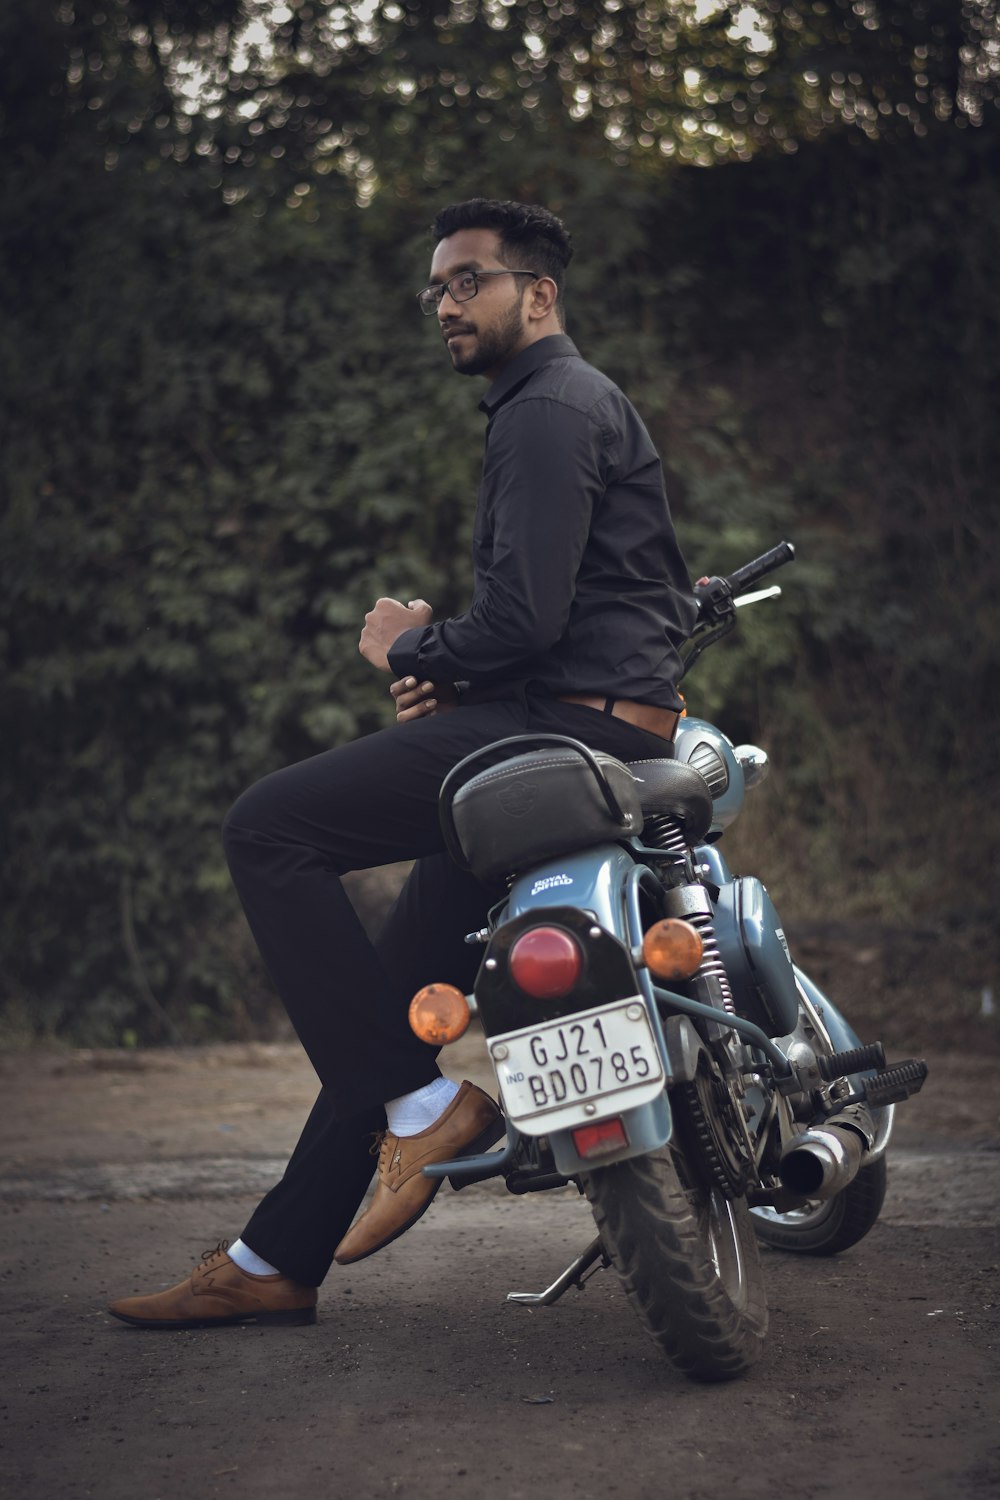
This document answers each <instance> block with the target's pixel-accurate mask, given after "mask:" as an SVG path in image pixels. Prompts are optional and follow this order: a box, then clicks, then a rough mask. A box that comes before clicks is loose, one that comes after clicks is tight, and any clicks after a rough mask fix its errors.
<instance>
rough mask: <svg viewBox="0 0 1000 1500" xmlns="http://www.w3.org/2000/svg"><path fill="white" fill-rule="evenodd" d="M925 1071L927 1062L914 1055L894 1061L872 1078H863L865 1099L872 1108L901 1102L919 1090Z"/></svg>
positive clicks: (921, 1086) (925, 1075)
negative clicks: (890, 1065)
mask: <svg viewBox="0 0 1000 1500" xmlns="http://www.w3.org/2000/svg"><path fill="white" fill-rule="evenodd" d="M927 1072H928V1068H927V1064H926V1063H925V1062H921V1061H919V1060H918V1059H917V1058H915V1057H910V1058H907V1060H906V1062H901V1063H896V1064H895V1065H894V1066H893V1067H891V1068H886V1070H885V1071H884V1072H883V1073H877V1074H876V1075H875V1077H874V1078H866V1079H865V1082H864V1098H865V1101H866V1103H868V1104H870V1105H871V1106H872V1108H874V1109H881V1108H882V1107H883V1105H886V1104H901V1103H902V1101H903V1100H904V1099H909V1098H910V1096H911V1094H918V1093H919V1092H920V1090H921V1089H922V1088H923V1086H924V1080H925V1078H926V1077H927Z"/></svg>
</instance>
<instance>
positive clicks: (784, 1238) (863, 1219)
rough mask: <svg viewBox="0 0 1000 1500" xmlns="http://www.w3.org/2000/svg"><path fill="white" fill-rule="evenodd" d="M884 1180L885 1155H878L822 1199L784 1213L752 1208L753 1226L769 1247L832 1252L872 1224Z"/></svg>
mask: <svg viewBox="0 0 1000 1500" xmlns="http://www.w3.org/2000/svg"><path fill="white" fill-rule="evenodd" d="M886 1181H887V1172H886V1163H885V1157H884V1156H880V1157H879V1158H878V1160H877V1161H873V1162H872V1163H871V1165H870V1166H867V1167H863V1168H862V1169H861V1171H860V1172H859V1173H858V1175H857V1177H855V1179H854V1181H853V1182H851V1183H849V1184H848V1185H847V1187H846V1188H844V1190H843V1192H842V1193H838V1194H837V1195H836V1197H834V1198H828V1199H827V1200H826V1202H825V1203H807V1204H806V1205H805V1206H804V1207H803V1208H796V1209H792V1210H791V1211H790V1212H789V1213H786V1214H779V1213H776V1212H775V1211H774V1209H773V1208H755V1209H753V1210H752V1211H751V1214H752V1218H753V1227H754V1229H755V1230H756V1231H757V1235H758V1238H759V1239H761V1240H762V1241H763V1242H764V1244H765V1245H770V1246H771V1248H772V1250H790V1251H792V1252H793V1253H794V1254H796V1255H836V1254H837V1253H838V1252H839V1251H841V1250H848V1249H849V1248H850V1247H851V1245H856V1244H857V1243H858V1241H859V1240H863V1239H864V1237H865V1235H866V1234H867V1233H868V1231H869V1230H870V1229H872V1228H873V1227H874V1225H875V1223H876V1221H877V1219H878V1216H879V1214H880V1213H881V1211H882V1204H883V1201H884V1200H885V1189H886Z"/></svg>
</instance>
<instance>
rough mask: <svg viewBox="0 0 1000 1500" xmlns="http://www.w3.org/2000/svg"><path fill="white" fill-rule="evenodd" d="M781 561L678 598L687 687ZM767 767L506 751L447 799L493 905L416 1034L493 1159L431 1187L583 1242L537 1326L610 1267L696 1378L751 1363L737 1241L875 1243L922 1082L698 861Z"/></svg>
mask: <svg viewBox="0 0 1000 1500" xmlns="http://www.w3.org/2000/svg"><path fill="white" fill-rule="evenodd" d="M793 557H794V548H793V547H792V546H791V545H790V544H789V543H781V544H780V545H779V546H777V547H775V548H772V549H771V551H770V552H768V553H765V555H764V556H763V557H760V558H758V559H756V560H755V561H754V562H752V563H749V564H747V566H746V567H743V568H740V569H738V570H737V572H735V573H734V574H732V575H731V576H729V577H727V578H723V577H714V578H711V579H709V580H708V581H707V582H706V583H703V584H702V585H700V586H699V587H698V589H697V594H698V598H699V618H698V623H697V625H696V628H695V631H694V633H693V635H692V637H691V641H690V643H689V647H688V653H687V656H686V658H685V671H687V670H689V669H690V667H691V666H692V665H693V664H694V662H695V660H696V659H697V658H698V657H699V656H700V655H701V654H702V652H703V651H704V650H705V649H706V648H707V647H708V646H709V645H711V644H713V643H714V642H715V641H717V640H719V639H720V638H721V637H722V636H724V635H726V634H727V633H728V632H729V631H730V630H731V629H732V628H733V626H734V624H735V622H736V618H737V616H736V609H737V606H738V605H739V606H742V605H743V604H744V603H751V602H756V601H757V600H758V599H761V598H765V597H770V596H771V595H775V594H779V593H780V592H781V591H780V589H778V588H774V587H770V588H767V589H764V590H762V591H761V590H758V591H754V586H755V585H756V584H757V583H758V582H759V581H760V580H761V579H762V578H763V577H764V576H765V575H766V574H768V573H770V572H771V571H772V570H774V569H775V568H778V567H781V566H782V565H784V564H785V563H787V562H790V561H791V560H792V558H793ZM767 769H768V760H767V756H766V754H765V753H764V752H763V751H762V750H760V749H758V748H757V747H756V746H753V745H740V746H735V747H734V746H733V745H732V743H731V742H730V741H729V739H727V737H726V736H725V735H724V734H723V733H722V731H721V730H719V729H718V728H716V727H715V726H714V725H712V724H710V723H708V722H707V721H704V720H701V719H698V718H693V717H687V716H685V717H683V718H682V719H681V720H680V721H679V724H678V727H677V732H676V737H675V743H674V755H673V757H672V758H663V759H656V760H644V761H639V762H632V763H630V764H628V765H626V764H624V763H623V762H621V761H618V760H617V759H615V758H614V757H613V756H610V755H607V754H604V753H603V752H600V751H594V750H591V749H590V748H588V747H587V746H586V745H583V744H581V743H580V742H578V741H576V740H573V739H570V738H568V737H564V736H560V735H518V736H514V737H512V738H510V739H505V740H501V741H497V742H496V743H494V744H492V745H490V746H488V747H486V748H484V749H482V750H479V751H477V752H475V753H474V754H472V755H470V756H468V757H467V758H466V759H465V760H463V761H462V762H461V763H460V764H458V765H457V766H456V767H455V768H454V769H453V770H452V771H451V772H450V774H449V775H448V777H447V778H446V780H445V782H444V784H443V786H442V788H441V795H440V816H441V826H442V830H443V833H444V838H445V842H446V845H447V847H448V850H449V852H450V853H451V855H452V857H453V858H454V859H456V860H457V861H458V862H459V863H460V864H461V865H462V866H463V867H465V868H467V869H470V870H472V871H473V872H474V873H475V874H476V875H477V877H478V878H479V879H480V880H482V881H484V882H489V881H497V880H499V879H500V878H502V879H503V881H504V883H505V884H506V887H507V889H506V895H505V896H504V898H503V899H502V900H501V901H500V903H499V904H498V905H497V906H496V907H495V908H494V909H493V910H492V911H491V913H490V914H489V918H488V921H487V924H486V926H485V927H484V928H483V929H482V930H481V931H479V932H476V933H471V934H470V935H469V937H468V938H467V939H466V941H467V942H470V943H473V944H477V945H481V946H482V947H483V949H484V952H483V957H482V962H481V965H480V968H479V972H478V975H477V978H476V982H475V986H474V990H473V994H472V995H471V996H466V995H464V994H463V993H462V992H461V991H460V990H458V989H456V988H454V987H453V986H450V985H447V984H443V983H440V984H438V983H436V984H431V985H428V986H425V987H424V988H423V989H422V990H421V991H420V992H419V993H418V994H417V995H416V996H414V999H413V1002H412V1004H411V1007H410V1024H411V1026H412V1028H413V1030H414V1031H415V1033H416V1034H417V1035H418V1036H420V1037H422V1038H423V1039H424V1040H425V1041H428V1042H431V1043H432V1044H434V1045H438V1046H440V1045H443V1044H445V1043H447V1042H449V1041H453V1040H455V1039H457V1037H458V1036H459V1035H461V1034H462V1033H463V1032H464V1030H465V1029H466V1027H467V1026H468V1024H469V1019H470V1017H471V1015H472V1014H473V1013H474V1012H477V1013H478V1016H479V1020H480V1022H481V1025H482V1030H483V1034H484V1038H485V1045H486V1047H487V1050H488V1053H489V1057H490V1060H491V1063H492V1065H493V1068H494V1071H495V1073H496V1078H497V1084H498V1088H499V1093H500V1099H501V1102H502V1106H503V1110H504V1115H505V1118H506V1141H505V1144H504V1145H503V1147H502V1149H500V1150H498V1151H494V1152H491V1153H488V1154H483V1155H479V1156H473V1157H465V1158H462V1159H460V1160H456V1161H451V1162H440V1163H436V1164H435V1165H433V1166H429V1167H425V1168H424V1172H425V1173H426V1174H427V1175H429V1176H431V1177H434V1178H438V1179H441V1178H448V1179H449V1180H450V1181H451V1183H452V1186H453V1187H456V1188H464V1187H466V1186H468V1185H469V1184H471V1183H475V1182H479V1181H483V1180H485V1179H487V1178H492V1177H498V1176H502V1177H503V1178H504V1179H505V1183H506V1186H507V1188H508V1189H509V1190H510V1191H511V1192H512V1193H515V1194H520V1193H528V1192H536V1191H541V1190H546V1189H550V1188H558V1187H564V1186H566V1185H567V1184H570V1183H572V1184H575V1185H576V1186H577V1188H578V1189H579V1191H580V1192H581V1193H583V1194H585V1195H586V1197H587V1199H588V1200H589V1203H590V1205H591V1208H592V1211H593V1215H594V1219H595V1222H596V1228H597V1235H596V1238H595V1239H594V1240H593V1242H592V1243H591V1244H590V1245H589V1246H588V1247H587V1248H586V1250H584V1252H583V1253H582V1254H581V1255H580V1256H579V1257H578V1258H577V1259H576V1260H575V1261H574V1262H573V1263H572V1265H570V1266H569V1267H567V1269H566V1270H565V1271H564V1272H563V1273H562V1274H561V1275H560V1276H559V1277H558V1278H557V1279H556V1280H555V1281H554V1282H553V1283H552V1285H551V1286H549V1287H548V1288H546V1289H545V1290H544V1291H541V1292H529V1293H524V1292H513V1293H510V1294H509V1300H512V1301H515V1302H518V1303H521V1304H523V1305H529V1306H548V1305H551V1304H552V1303H554V1302H555V1301H557V1300H558V1298H559V1297H561V1296H562V1295H563V1293H564V1292H565V1291H566V1290H567V1289H568V1288H569V1287H571V1286H577V1287H579V1286H582V1285H583V1283H584V1281H585V1280H586V1279H588V1277H589V1276H590V1275H591V1274H592V1272H594V1271H596V1270H598V1269H600V1268H602V1267H604V1268H607V1267H609V1266H611V1267H613V1268H614V1270H615V1272H617V1274H618V1276H619V1277H620V1279H621V1282H622V1285H623V1287H624V1290H625V1292H626V1294H627V1296H628V1299H629V1301H630V1302H631V1303H632V1305H633V1307H634V1308H635V1310H636V1312H637V1314H638V1316H639V1318H640V1320H641V1322H642V1324H643V1326H644V1327H645V1329H646V1330H647V1331H648V1333H649V1334H650V1336H651V1337H652V1339H653V1340H654V1342H655V1343H656V1344H657V1345H658V1346H659V1347H660V1349H661V1350H662V1351H663V1352H664V1353H665V1354H666V1356H667V1358H668V1359H669V1360H670V1361H671V1362H672V1363H673V1364H674V1365H675V1366H676V1367H677V1368H678V1369H680V1370H682V1371H684V1372H685V1373H686V1374H688V1375H690V1376H691V1377H693V1378H696V1379H702V1380H725V1379H729V1378H732V1377H734V1376H737V1375H739V1374H741V1373H742V1372H743V1371H745V1370H746V1369H748V1368H749V1367H750V1366H751V1365H752V1364H753V1363H754V1361H755V1360H757V1359H758V1358H759V1356H760V1354H761V1352H762V1349H763V1343H764V1339H765V1334H766V1330H767V1319H768V1314H767V1300H766V1295H765V1289H764V1281H763V1275H762V1269H761V1261H760V1254H759V1243H758V1242H763V1243H764V1244H766V1245H771V1246H775V1247H777V1248H779V1249H781V1250H785V1251H795V1252H799V1253H802V1254H806V1255H832V1254H835V1253H836V1252H838V1251H840V1250H844V1249H846V1248H847V1247H848V1246H850V1245H853V1244H855V1243H857V1242H858V1241H859V1240H860V1239H862V1238H863V1236H864V1235H866V1234H867V1233H868V1232H869V1230H870V1229H871V1228H872V1227H873V1225H874V1224H875V1222H876V1221H877V1219H878V1215H879V1212H880V1210H881V1207H882V1201H883V1198H884V1196H885V1186H886V1165H885V1162H886V1148H887V1145H888V1142H889V1137H890V1133H891V1129H892V1119H893V1113H894V1108H895V1105H896V1104H897V1103H899V1102H900V1101H902V1100H904V1099H906V1098H907V1097H909V1096H910V1095H911V1094H914V1093H916V1092H917V1090H918V1089H919V1088H920V1087H921V1085H922V1084H923V1081H924V1079H925V1077H926V1075H927V1066H926V1064H925V1063H924V1062H922V1061H918V1060H915V1059H908V1060H906V1061H904V1062H901V1063H898V1064H896V1065H894V1066H889V1065H888V1064H887V1062H886V1057H885V1053H884V1050H883V1048H882V1045H881V1043H878V1042H875V1043H872V1044H868V1045H862V1043H861V1041H860V1040H859V1038H858V1036H857V1035H856V1033H855V1032H854V1031H853V1029H852V1028H851V1026H850V1025H849V1023H848V1022H847V1021H846V1020H845V1018H844V1017H843V1016H842V1015H841V1013H840V1011H839V1010H838V1009H837V1008H836V1007H835V1006H834V1005H833V1004H832V1002H831V1001H830V1000H829V999H828V998H827V997H826V996H825V995H823V994H822V993H821V992H820V990H819V989H818V988H817V986H816V985H815V984H814V983H813V982H812V981H811V980H810V979H809V978H808V976H807V975H806V974H805V973H803V972H802V970H801V969H800V968H799V967H798V966H797V965H796V964H795V962H794V960H793V958H792V956H791V953H790V951H789V947H788V943H787V941H786V939H785V934H784V930H783V928H782V924H781V919H780V917H779V915H778V913H777V911H776V909H775V907H774V905H773V903H772V901H771V898H770V896H769V895H768V892H767V890H766V889H765V887H764V885H763V884H762V883H761V881H760V880H759V879H757V878H756V877H755V876H746V875H745V876H736V875H734V874H733V873H732V872H731V870H730V869H729V867H728V865H727V863H726V861H725V858H724V856H723V854H722V853H721V851H720V849H719V846H718V844H719V839H720V838H721V836H722V834H723V833H724V831H725V830H726V829H727V828H728V827H730V826H731V825H732V824H733V822H734V821H735V819H736V818H737V817H738V815H739V813H740V810H741V808H742V806H743V804H744V799H745V796H746V793H747V792H748V791H749V790H750V789H752V788H753V787H754V786H756V785H758V784H759V783H760V782H761V781H762V780H763V778H764V776H765V775H766V773H767Z"/></svg>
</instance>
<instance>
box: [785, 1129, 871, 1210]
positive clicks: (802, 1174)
mask: <svg viewBox="0 0 1000 1500" xmlns="http://www.w3.org/2000/svg"><path fill="white" fill-rule="evenodd" d="M866 1146H867V1143H866V1141H865V1139H864V1137H863V1136H862V1135H861V1134H860V1133H859V1132H858V1131H857V1130H852V1129H850V1128H849V1127H847V1126H844V1125H817V1126H815V1127H814V1128H813V1129H810V1130H807V1131H805V1132H804V1133H803V1134H802V1135H797V1136H796V1137H795V1139H794V1140H793V1141H790V1142H789V1143H788V1145H787V1147H786V1148H785V1152H784V1155H783V1156H782V1158H781V1161H780V1163H779V1165H778V1176H779V1177H780V1178H781V1182H782V1185H783V1186H784V1187H786V1188H787V1189H788V1191H789V1192H791V1193H795V1194H796V1195H797V1196H798V1197H800V1198H816V1199H819V1200H820V1201H822V1200H824V1199H826V1198H832V1197H833V1195H834V1194H835V1193H839V1192H841V1191H842V1189H843V1188H845V1187H847V1185H848V1183H850V1182H853V1180H854V1178H855V1177H856V1176H857V1173H858V1168H859V1167H860V1166H861V1163H862V1161H863V1159H864V1153H865V1150H866Z"/></svg>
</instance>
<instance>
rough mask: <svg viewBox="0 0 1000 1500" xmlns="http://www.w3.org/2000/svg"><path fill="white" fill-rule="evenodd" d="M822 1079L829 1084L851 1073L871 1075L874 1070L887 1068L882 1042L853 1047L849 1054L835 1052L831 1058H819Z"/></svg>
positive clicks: (817, 1060) (818, 1063) (817, 1061)
mask: <svg viewBox="0 0 1000 1500" xmlns="http://www.w3.org/2000/svg"><path fill="white" fill-rule="evenodd" d="M816 1063H817V1065H818V1067H819V1072H820V1077H821V1078H825V1079H826V1081H827V1083H832V1082H833V1080H834V1079H835V1078H846V1077H847V1075H848V1074H849V1073H869V1072H870V1071H871V1070H872V1068H878V1069H879V1070H881V1069H883V1068H884V1067H885V1048H884V1047H883V1046H882V1043H881V1042H872V1043H871V1044H870V1046H867V1047H852V1048H850V1050H849V1051H847V1052H834V1053H831V1055H830V1056H829V1057H817V1059H816Z"/></svg>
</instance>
